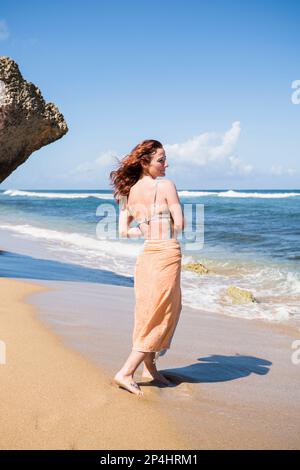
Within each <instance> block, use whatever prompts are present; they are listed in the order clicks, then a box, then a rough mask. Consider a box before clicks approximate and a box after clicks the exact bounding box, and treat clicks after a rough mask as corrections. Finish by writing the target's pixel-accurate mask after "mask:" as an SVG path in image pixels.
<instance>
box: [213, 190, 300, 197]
mask: <svg viewBox="0 0 300 470" xmlns="http://www.w3.org/2000/svg"><path fill="white" fill-rule="evenodd" d="M218 196H219V197H258V198H284V197H292V196H300V192H299V193H240V192H238V191H233V190H229V191H225V192H220V193H219V194H218Z"/></svg>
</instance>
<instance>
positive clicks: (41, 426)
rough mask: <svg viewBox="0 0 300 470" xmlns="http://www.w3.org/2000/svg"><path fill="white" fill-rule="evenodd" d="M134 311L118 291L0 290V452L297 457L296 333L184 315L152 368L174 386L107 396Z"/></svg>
mask: <svg viewBox="0 0 300 470" xmlns="http://www.w3.org/2000/svg"><path fill="white" fill-rule="evenodd" d="M133 305H134V292H133V289H132V288H128V287H116V286H109V285H106V286H103V285H101V284H92V283H78V282H67V281H64V282H62V281H61V282H57V281H51V282H50V281H40V280H39V281H37V280H28V279H21V280H16V279H10V278H1V279H0V314H1V316H0V324H1V337H0V339H1V340H2V341H4V342H5V344H6V364H1V365H0V371H1V379H2V387H1V392H0V398H1V405H0V407H1V417H2V418H1V427H2V433H1V437H0V447H1V449H255V448H257V449H297V448H299V447H300V438H299V436H300V432H299V431H300V425H299V417H300V398H299V393H298V390H299V385H300V378H299V377H300V376H299V367H300V366H299V365H298V366H297V365H294V364H293V363H292V361H291V354H292V348H291V344H292V342H293V341H294V340H295V339H299V332H298V331H297V330H295V329H293V328H287V327H282V326H279V325H278V326H277V325H269V324H265V323H263V322H259V321H245V320H243V319H239V318H230V317H222V316H220V315H211V314H207V313H205V312H201V313H200V312H199V311H196V310H194V309H190V308H187V307H185V308H183V311H182V316H181V319H180V322H179V325H178V330H177V332H176V335H175V337H174V340H173V345H172V348H171V349H170V350H169V351H168V353H167V354H166V355H165V356H162V357H161V358H159V362H158V365H159V369H160V370H161V371H165V373H166V375H167V376H168V377H169V378H170V379H171V380H172V381H173V382H174V386H173V387H159V386H157V384H155V383H149V382H148V383H144V385H143V386H142V388H143V391H144V397H143V398H137V397H136V396H134V395H132V394H130V393H128V392H126V391H124V390H121V389H119V388H117V387H115V386H113V385H112V384H111V377H112V374H113V373H114V372H115V371H116V370H118V368H119V367H120V365H121V364H122V361H123V360H124V358H125V357H126V356H127V354H128V352H129V350H130V334H131V328H132V321H133V318H132V308H133ZM88 312H89V313H90V315H91V317H90V318H92V316H93V315H94V316H95V318H97V327H95V328H91V326H89V327H84V323H83V322H82V318H84V314H86V315H87V314H88ZM80 318H81V320H80ZM59 319H60V321H59ZM89 325H91V322H89ZM92 330H93V335H92V334H91V333H92ZM140 372H141V368H140V369H139V373H140ZM139 373H138V374H137V379H139ZM138 383H139V384H141V382H140V381H139V380H138ZM145 417H146V418H145Z"/></svg>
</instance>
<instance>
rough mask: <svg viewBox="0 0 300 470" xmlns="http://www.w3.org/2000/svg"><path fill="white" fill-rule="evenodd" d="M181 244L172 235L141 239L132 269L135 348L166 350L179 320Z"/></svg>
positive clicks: (149, 350) (180, 305)
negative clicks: (140, 246) (133, 269)
mask: <svg viewBox="0 0 300 470" xmlns="http://www.w3.org/2000/svg"><path fill="white" fill-rule="evenodd" d="M181 256H182V255H181V246H180V243H179V241H178V240H176V239H175V238H171V239H167V240H157V239H155V240H151V239H147V240H145V242H144V247H143V251H142V252H141V253H140V254H139V255H138V257H137V260H136V265H135V271H134V289H135V314H134V320H135V321H134V330H133V335H132V340H133V347H132V349H133V350H135V351H143V352H156V355H155V359H157V358H158V357H159V356H162V355H163V354H165V353H166V351H167V349H169V348H170V345H171V341H172V338H173V335H174V332H175V329H176V326H177V323H178V320H179V316H180V312H181V309H182V304H181V286H180V278H181Z"/></svg>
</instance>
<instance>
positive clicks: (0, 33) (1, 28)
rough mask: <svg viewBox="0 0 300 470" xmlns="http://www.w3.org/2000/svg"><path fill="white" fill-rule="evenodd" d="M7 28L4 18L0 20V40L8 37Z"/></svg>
mask: <svg viewBox="0 0 300 470" xmlns="http://www.w3.org/2000/svg"><path fill="white" fill-rule="evenodd" d="M9 34H10V33H9V30H8V26H7V24H6V21H5V20H0V41H5V39H7V38H8V37H9Z"/></svg>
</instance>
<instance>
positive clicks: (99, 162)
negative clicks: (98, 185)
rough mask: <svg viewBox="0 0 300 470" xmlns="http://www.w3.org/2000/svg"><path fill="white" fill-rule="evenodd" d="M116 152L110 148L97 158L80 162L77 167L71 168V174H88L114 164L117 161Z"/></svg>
mask: <svg viewBox="0 0 300 470" xmlns="http://www.w3.org/2000/svg"><path fill="white" fill-rule="evenodd" d="M116 157H117V155H116V152H114V151H113V150H108V151H107V152H104V153H103V154H101V155H100V157H98V158H96V160H92V161H86V162H83V163H80V165H78V166H77V167H76V168H74V169H73V170H71V172H70V174H71V175H73V174H88V173H93V172H95V171H97V170H100V169H101V168H104V167H107V166H109V165H113V164H114V163H115V162H116Z"/></svg>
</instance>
